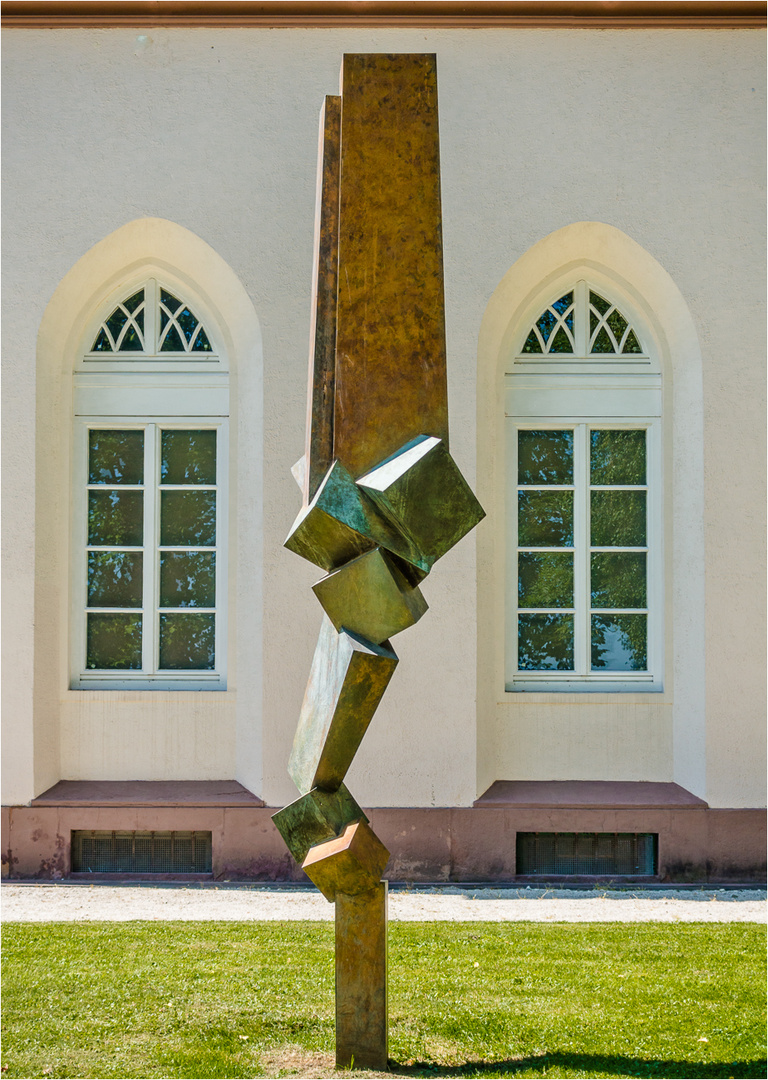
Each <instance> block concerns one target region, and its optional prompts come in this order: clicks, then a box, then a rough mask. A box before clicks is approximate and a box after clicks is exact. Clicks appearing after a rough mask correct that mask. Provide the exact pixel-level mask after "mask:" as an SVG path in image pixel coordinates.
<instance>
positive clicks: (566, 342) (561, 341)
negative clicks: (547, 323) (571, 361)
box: [549, 326, 573, 353]
mask: <svg viewBox="0 0 768 1080" xmlns="http://www.w3.org/2000/svg"><path fill="white" fill-rule="evenodd" d="M549 351H550V352H551V353H572V352H573V345H572V344H571V339H570V338H569V337H568V335H567V334H566V332H565V330H564V329H563V328H562V326H561V327H560V329H559V330H558V331H557V333H556V334H555V339H554V341H553V342H552V344H551V345H550V346H549Z"/></svg>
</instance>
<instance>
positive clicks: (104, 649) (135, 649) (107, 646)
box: [86, 612, 141, 671]
mask: <svg viewBox="0 0 768 1080" xmlns="http://www.w3.org/2000/svg"><path fill="white" fill-rule="evenodd" d="M86 666H87V667H88V668H90V669H93V668H110V669H114V668H123V669H125V670H128V671H137V670H139V669H140V668H141V615H129V614H127V613H126V614H122V613H120V614H112V613H111V612H110V613H106V612H105V613H104V614H103V615H101V614H100V615H94V614H89V615H88V656H87V660H86Z"/></svg>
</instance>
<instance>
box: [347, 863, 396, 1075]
mask: <svg viewBox="0 0 768 1080" xmlns="http://www.w3.org/2000/svg"><path fill="white" fill-rule="evenodd" d="M353 1064H354V1066H355V1067H356V1068H358V1069H375V1070H376V1071H378V1072H385V1071H386V1068H387V883H386V881H381V882H379V884H378V885H375V886H374V887H373V888H372V889H371V890H370V891H369V892H364V893H358V894H357V895H355V896H348V895H346V894H345V893H341V892H340V893H337V894H336V1065H337V1066H338V1067H340V1068H349V1067H350V1066H352V1065H353Z"/></svg>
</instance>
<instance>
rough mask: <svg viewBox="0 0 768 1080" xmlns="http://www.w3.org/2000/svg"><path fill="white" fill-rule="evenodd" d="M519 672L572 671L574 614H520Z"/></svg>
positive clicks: (518, 640) (518, 641) (518, 638)
mask: <svg viewBox="0 0 768 1080" xmlns="http://www.w3.org/2000/svg"><path fill="white" fill-rule="evenodd" d="M517 666H518V669H519V670H520V671H573V615H520V616H518V635H517Z"/></svg>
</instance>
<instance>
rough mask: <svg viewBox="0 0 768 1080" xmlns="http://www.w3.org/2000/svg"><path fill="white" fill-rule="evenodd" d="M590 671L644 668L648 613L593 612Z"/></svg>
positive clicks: (646, 657)
mask: <svg viewBox="0 0 768 1080" xmlns="http://www.w3.org/2000/svg"><path fill="white" fill-rule="evenodd" d="M592 670H593V671H647V670H648V620H647V616H645V615H593V616H592Z"/></svg>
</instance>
